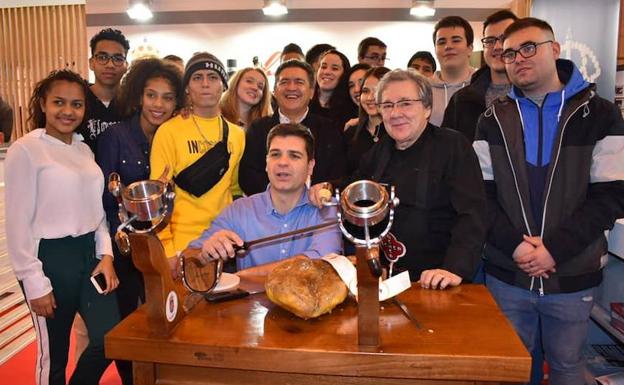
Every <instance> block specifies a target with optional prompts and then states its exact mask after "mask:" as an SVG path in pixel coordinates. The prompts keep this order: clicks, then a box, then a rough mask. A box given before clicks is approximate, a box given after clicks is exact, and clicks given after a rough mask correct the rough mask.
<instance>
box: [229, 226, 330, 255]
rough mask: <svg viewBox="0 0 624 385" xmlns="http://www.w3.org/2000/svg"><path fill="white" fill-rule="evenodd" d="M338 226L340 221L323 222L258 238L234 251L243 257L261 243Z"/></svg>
mask: <svg viewBox="0 0 624 385" xmlns="http://www.w3.org/2000/svg"><path fill="white" fill-rule="evenodd" d="M337 224H338V220H335V221H329V222H323V223H320V224H318V225H314V226H308V227H304V228H302V229H298V230H293V231H289V232H287V233H282V234H276V235H271V236H269V237H264V238H258V239H254V240H253V241H246V242H243V245H242V246H237V245H234V251H236V254H238V255H239V256H241V255H243V254H245V252H247V250H248V249H249V248H250V247H252V246H255V245H259V244H261V243H267V242H271V241H276V240H279V239H286V238H292V237H294V236H295V235H299V234H307V233H312V232H314V231H316V230H320V229H324V228H326V227H331V226H335V225H337Z"/></svg>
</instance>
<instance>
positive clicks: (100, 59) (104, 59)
mask: <svg viewBox="0 0 624 385" xmlns="http://www.w3.org/2000/svg"><path fill="white" fill-rule="evenodd" d="M93 57H94V58H95V61H96V62H97V63H98V64H101V65H106V64H108V61H109V60H112V61H113V65H115V66H117V67H119V66H121V65H123V64H124V63H125V62H126V57H125V56H124V55H109V54H107V53H96V54H95V55H93Z"/></svg>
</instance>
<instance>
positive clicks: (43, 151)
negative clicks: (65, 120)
mask: <svg viewBox="0 0 624 385" xmlns="http://www.w3.org/2000/svg"><path fill="white" fill-rule="evenodd" d="M4 164H5V207H6V216H5V218H6V234H7V247H8V251H9V258H10V260H11V263H12V264H13V270H14V272H15V275H16V277H17V279H18V280H20V281H21V282H22V283H23V286H24V291H25V293H26V298H27V299H35V298H39V297H42V296H44V295H46V294H48V293H49V292H51V291H52V285H51V284H50V280H49V279H48V278H47V277H46V276H45V275H44V273H43V269H42V265H41V261H40V260H39V258H38V257H37V255H38V250H39V241H40V240H41V239H55V238H63V237H67V236H74V237H76V236H79V235H83V234H86V233H89V232H91V231H95V245H96V246H95V248H96V255H97V256H98V258H101V256H102V255H112V254H113V252H112V245H111V239H110V235H109V234H108V229H107V226H106V216H105V214H104V209H103V207H102V192H103V189H104V175H103V174H102V171H101V170H100V168H99V167H98V165H97V164H96V163H95V161H94V159H93V153H92V152H91V150H90V149H89V147H88V146H87V145H86V144H84V143H83V142H82V139H81V137H80V136H79V135H77V134H74V135H73V137H72V143H71V144H66V143H64V142H62V141H60V140H58V139H56V138H54V137H52V136H50V135H48V134H46V132H45V129H42V128H39V129H36V130H33V131H31V132H30V133H28V134H27V135H25V136H23V137H22V138H20V139H18V140H17V141H16V142H15V143H13V144H12V145H11V147H9V150H8V152H7V156H6V159H5V162H4ZM58 263H63V261H62V260H59V261H58Z"/></svg>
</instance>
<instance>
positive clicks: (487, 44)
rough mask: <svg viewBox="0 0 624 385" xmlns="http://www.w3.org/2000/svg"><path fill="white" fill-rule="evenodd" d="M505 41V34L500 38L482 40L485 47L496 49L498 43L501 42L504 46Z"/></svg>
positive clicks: (492, 37)
mask: <svg viewBox="0 0 624 385" xmlns="http://www.w3.org/2000/svg"><path fill="white" fill-rule="evenodd" d="M504 39H505V35H503V34H500V35H498V36H486V37H484V38H483V39H481V43H482V44H483V47H485V48H490V47H494V46H495V45H496V42H497V41H500V42H501V44H502V43H503V40H504Z"/></svg>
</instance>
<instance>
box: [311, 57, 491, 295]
mask: <svg viewBox="0 0 624 385" xmlns="http://www.w3.org/2000/svg"><path fill="white" fill-rule="evenodd" d="M377 104H378V106H379V110H380V112H381V116H382V119H383V122H384V125H385V127H386V131H387V132H388V136H387V137H384V138H383V139H381V141H379V142H378V143H377V144H376V145H375V146H373V148H371V150H370V151H369V152H368V153H366V155H364V157H363V158H362V161H361V164H360V168H359V169H358V170H357V171H356V173H355V174H354V175H353V176H351V178H349V180H348V181H344V183H342V184H344V185H346V184H347V183H348V182H351V181H354V180H359V179H370V180H374V181H377V182H381V183H387V184H388V185H391V186H395V188H396V194H397V196H398V197H399V199H400V200H401V204H400V205H399V207H397V209H396V212H395V219H394V224H393V226H392V232H391V233H392V235H393V236H394V237H396V239H397V240H398V242H400V247H401V248H403V249H404V251H405V255H404V257H402V258H400V259H399V260H398V261H397V262H396V263H395V269H394V270H395V271H397V272H399V271H402V270H408V271H409V272H410V276H411V279H412V280H413V281H417V280H420V284H421V286H422V287H424V288H431V289H436V288H440V289H444V288H446V287H449V286H457V285H459V284H460V283H461V282H462V281H463V280H465V279H470V278H471V277H472V276H473V273H474V271H475V269H476V267H477V265H478V262H479V259H480V255H481V248H482V245H483V241H484V239H485V192H484V190H483V182H482V181H481V173H480V169H479V163H478V161H477V157H476V155H475V153H474V151H472V149H471V147H470V143H469V142H468V141H467V140H466V138H465V137H464V136H463V135H462V134H460V133H459V132H457V131H454V130H450V129H445V128H438V127H436V126H433V125H432V124H430V123H428V119H429V116H430V115H431V105H432V93H431V85H430V83H429V81H428V80H427V79H426V78H425V77H423V76H421V75H419V74H418V73H417V72H416V71H415V70H413V69H408V70H394V71H391V72H389V73H387V74H386V75H385V76H384V77H383V78H382V79H381V81H380V82H379V84H378V85H377ZM320 189H321V186H313V189H312V190H313V191H312V192H311V194H310V195H311V200H312V202H313V203H315V204H317V205H320V198H319V196H318V191H319V190H320Z"/></svg>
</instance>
